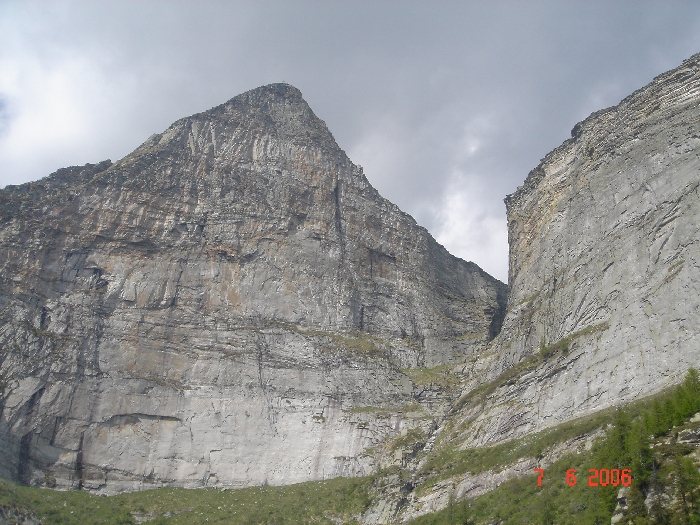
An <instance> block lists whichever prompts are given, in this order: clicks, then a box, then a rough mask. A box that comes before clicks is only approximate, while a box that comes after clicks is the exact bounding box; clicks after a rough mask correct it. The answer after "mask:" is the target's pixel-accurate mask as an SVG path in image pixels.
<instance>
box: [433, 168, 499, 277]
mask: <svg viewBox="0 0 700 525" xmlns="http://www.w3.org/2000/svg"><path fill="white" fill-rule="evenodd" d="M482 181H483V178H481V177H478V176H466V175H462V174H457V175H456V176H455V177H454V178H453V179H452V181H451V182H450V183H449V184H448V186H447V190H446V192H445V195H444V197H443V201H442V205H441V206H440V208H439V209H438V210H436V215H437V217H438V218H439V223H438V227H437V228H436V231H435V237H436V239H437V240H438V242H440V243H441V244H442V245H444V246H445V248H447V250H448V251H449V252H450V253H452V254H454V255H456V256H457V257H461V258H462V259H465V260H467V261H473V262H475V263H476V264H478V265H479V266H480V267H481V268H483V269H484V270H486V271H487V272H488V273H490V274H491V275H493V276H494V277H496V278H498V279H500V280H501V281H503V282H507V281H508V258H507V254H508V230H507V226H506V217H505V211H504V212H503V213H502V214H497V213H494V212H493V211H491V210H490V209H489V208H490V206H489V205H488V202H489V199H487V198H485V194H486V193H487V192H486V188H485V186H484V183H483V182H482Z"/></svg>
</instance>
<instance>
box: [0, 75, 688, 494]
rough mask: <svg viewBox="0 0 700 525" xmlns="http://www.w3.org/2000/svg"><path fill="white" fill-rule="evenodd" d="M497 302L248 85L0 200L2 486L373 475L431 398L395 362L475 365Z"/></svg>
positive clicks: (288, 104)
mask: <svg viewBox="0 0 700 525" xmlns="http://www.w3.org/2000/svg"><path fill="white" fill-rule="evenodd" d="M686 264H689V261H688V262H687V263H686ZM684 271H687V269H686V270H684ZM504 302H505V286H504V285H503V284H502V283H500V282H498V281H497V280H495V279H493V278H491V277H490V276H489V275H487V274H486V273H485V272H483V271H482V270H480V269H479V268H478V267H477V266H476V265H474V264H472V263H467V262H464V261H462V260H460V259H457V258H455V257H453V256H451V255H450V254H448V253H447V252H446V251H445V250H444V248H443V247H442V246H440V245H438V244H437V243H436V242H435V241H434V240H433V239H432V238H431V237H430V235H429V234H428V233H427V231H426V230H425V229H423V228H421V227H419V226H417V225H416V224H415V222H414V221H413V219H412V218H411V217H409V216H408V215H406V214H404V213H402V212H401V211H400V210H399V209H398V208H397V207H396V206H394V205H392V204H391V203H389V202H387V201H386V200H384V199H383V198H381V197H380V196H379V195H378V194H377V192H376V191H375V190H374V189H373V188H372V187H371V186H370V184H369V183H368V182H367V180H366V178H365V177H364V175H363V174H362V171H361V169H360V168H358V167H357V166H355V165H353V164H352V163H351V162H350V161H349V160H348V158H347V157H346V156H345V154H344V153H343V151H342V150H341V149H340V148H339V147H338V146H337V144H336V143H335V141H334V140H333V138H332V136H331V135H330V133H329V132H328V130H327V129H326V127H325V125H324V124H323V122H322V121H320V120H319V119H318V118H317V117H316V116H315V115H314V114H313V113H312V112H311V110H310V109H309V108H308V106H307V104H306V102H304V100H303V99H302V98H301V94H300V93H299V91H298V90H296V89H295V88H293V87H291V86H288V85H284V84H274V85H270V86H265V87H263V88H258V89H256V90H253V91H250V92H247V93H245V94H243V95H240V96H238V97H236V98H234V99H232V100H230V101H229V102H227V103H225V104H223V105H221V106H219V107H217V108H214V109H212V110H210V111H207V112H205V113H202V114H198V115H194V116H192V117H189V118H185V119H183V120H180V121H178V122H176V123H175V124H173V125H172V126H171V127H170V128H169V129H168V130H166V131H165V132H164V133H162V134H160V135H155V136H153V137H151V138H150V139H149V140H148V141H147V142H146V143H144V144H143V145H142V146H141V147H139V148H138V149H137V150H136V151H134V152H133V153H132V154H130V155H128V156H127V157H125V158H124V159H122V160H121V161H119V162H117V163H115V164H111V163H109V162H104V163H101V164H97V165H87V166H84V167H80V168H67V169H63V170H59V171H58V172H56V173H55V174H54V175H52V176H50V177H48V178H46V179H43V180H42V181H39V182H36V183H29V184H25V185H22V186H18V187H8V188H6V189H4V190H2V191H0V363H1V364H0V395H1V397H0V400H1V404H0V475H2V476H4V477H9V478H12V479H16V480H19V481H21V482H27V483H32V484H41V485H46V486H58V487H83V488H87V489H91V490H97V491H104V492H114V491H119V490H130V489H136V488H145V487H148V486H157V485H161V484H173V485H183V486H207V485H220V484H223V485H251V484H261V483H265V482H269V483H275V484H278V483H291V482H297V481H303V480H309V479H319V478H326V477H332V476H339V475H358V474H363V473H367V472H369V471H370V470H371V469H372V468H374V466H375V464H376V462H375V459H373V458H372V457H371V455H368V454H365V453H364V451H365V450H366V449H367V448H368V447H369V446H371V445H374V444H377V443H378V442H380V441H382V440H383V439H385V438H386V437H387V436H391V435H394V434H397V433H399V432H401V431H402V429H404V428H406V427H407V426H410V425H416V424H419V425H425V424H430V421H429V420H430V418H429V417H426V414H425V413H420V411H421V410H422V409H423V408H425V407H429V408H430V409H431V410H437V411H439V409H440V407H441V406H443V405H444V403H445V401H446V400H445V399H442V398H440V396H439V395H438V394H436V393H435V392H434V391H431V390H430V389H429V388H424V387H421V388H418V387H417V386H416V385H414V384H413V383H412V382H411V380H410V379H409V377H408V376H407V375H405V374H403V373H402V369H404V368H411V367H432V366H436V365H440V364H443V363H453V362H456V361H459V360H460V359H462V358H463V357H465V356H468V355H472V354H474V352H476V351H477V350H478V349H480V348H481V347H482V346H483V345H484V344H485V343H486V342H487V341H488V340H490V339H491V338H492V337H493V335H495V333H497V331H498V329H499V324H500V319H501V318H502V309H503V306H504ZM373 407H383V408H382V410H381V411H375V410H374V408H373ZM416 412H418V413H419V415H418V416H417V417H414V418H410V417H408V416H407V414H409V413H414V414H415V413H416ZM387 414H389V415H387ZM380 416H381V417H380ZM426 421H427V422H426Z"/></svg>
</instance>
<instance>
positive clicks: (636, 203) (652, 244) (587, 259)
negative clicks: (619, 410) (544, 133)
mask: <svg viewBox="0 0 700 525" xmlns="http://www.w3.org/2000/svg"><path fill="white" fill-rule="evenodd" d="M506 205H507V210H508V229H509V243H510V272H509V273H510V275H509V285H510V295H509V300H508V309H507V313H506V316H505V320H504V324H503V330H502V331H501V332H500V334H499V336H498V337H497V338H496V339H495V340H494V341H493V344H492V349H491V353H490V354H488V360H487V361H486V360H481V361H480V362H479V363H478V366H481V367H482V369H483V368H486V369H489V376H490V378H491V380H492V382H491V383H490V384H488V385H486V386H484V385H477V387H478V388H477V391H476V392H477V393H478V390H479V389H480V390H481V392H482V393H484V392H486V393H487V395H472V396H470V395H469V394H467V395H466V396H465V398H464V399H463V401H465V400H466V401H467V402H466V407H467V408H466V409H464V410H463V411H462V412H461V415H460V417H461V418H463V419H470V420H471V427H470V432H469V433H467V434H465V435H464V436H463V437H464V439H465V440H466V442H467V443H468V444H470V445H480V444H484V443H494V442H496V441H500V440H503V439H507V438H512V437H516V436H518V435H521V434H524V433H527V432H531V431H534V430H541V429H543V428H546V427H548V426H551V425H554V424H556V423H559V422H561V421H564V420H567V419H571V418H573V417H578V416H583V415H586V414H588V413H591V412H594V411H596V410H599V409H601V408H605V407H608V406H611V405H617V404H621V403H624V402H628V401H631V400H633V399H635V398H637V397H639V396H642V395H646V394H651V393H653V392H656V391H658V390H660V389H662V388H664V387H667V386H669V385H671V384H675V383H678V382H679V381H680V380H681V378H682V376H683V375H684V374H685V372H686V370H687V369H688V368H689V367H691V366H694V367H698V366H700V348H699V347H698V341H699V340H700V331H699V329H698V327H699V326H700V226H699V225H700V54H698V55H694V56H693V57H691V58H690V59H688V60H686V61H685V62H683V64H682V65H681V66H679V67H678V68H676V69H674V70H672V71H670V72H668V73H665V74H663V75H661V76H659V77H657V78H656V79H654V80H653V81H652V82H651V83H650V84H649V85H647V86H646V87H644V88H642V89H640V90H638V91H636V92H635V93H633V94H632V95H630V96H629V97H627V98H625V99H624V100H623V101H622V102H620V104H619V105H617V106H615V107H612V108H609V109H606V110H603V111H599V112H597V113H594V114H592V115H591V116H590V117H589V118H587V119H586V120H584V121H583V122H581V123H579V124H577V125H576V126H575V127H574V129H573V131H572V137H571V138H570V139H569V140H567V141H566V142H564V143H563V144H562V145H561V146H560V147H559V148H557V149H555V150H554V151H552V152H551V153H549V154H548V155H547V156H546V157H545V158H544V159H543V160H542V162H541V164H540V165H539V166H538V167H537V168H535V169H534V170H533V171H532V172H531V173H530V175H529V176H528V178H527V180H526V181H525V184H524V185H523V186H522V187H520V188H518V190H517V191H516V192H515V193H514V194H512V195H510V196H508V197H507V198H506ZM478 366H477V368H478ZM468 390H469V389H468Z"/></svg>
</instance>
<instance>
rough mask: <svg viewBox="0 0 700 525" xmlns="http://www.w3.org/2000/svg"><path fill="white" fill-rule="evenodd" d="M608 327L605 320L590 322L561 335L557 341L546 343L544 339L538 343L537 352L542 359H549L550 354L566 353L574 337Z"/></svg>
mask: <svg viewBox="0 0 700 525" xmlns="http://www.w3.org/2000/svg"><path fill="white" fill-rule="evenodd" d="M608 328H610V325H609V324H608V323H607V322H602V323H597V324H592V325H589V326H586V327H585V328H581V330H577V331H575V332H572V333H570V334H569V335H567V336H566V337H563V338H561V339H559V340H558V341H555V342H554V343H550V344H546V343H545V342H544V341H543V342H542V344H541V345H540V349H539V353H540V357H541V358H542V359H549V358H550V357H551V356H553V355H555V354H558V353H566V352H568V351H569V347H570V346H571V343H573V342H574V340H575V339H578V338H579V337H583V336H586V335H591V334H594V333H596V332H603V331H605V330H607V329H608Z"/></svg>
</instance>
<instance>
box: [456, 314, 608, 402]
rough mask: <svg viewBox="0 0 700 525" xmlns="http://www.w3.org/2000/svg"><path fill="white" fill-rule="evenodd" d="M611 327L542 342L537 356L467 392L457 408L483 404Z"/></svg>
mask: <svg viewBox="0 0 700 525" xmlns="http://www.w3.org/2000/svg"><path fill="white" fill-rule="evenodd" d="M609 327H610V326H609V325H608V323H607V322H602V323H597V324H593V325H590V326H586V327H584V328H582V329H580V330H577V331H575V332H572V333H570V334H569V335H567V336H566V337H563V338H562V339H560V340H558V341H556V342H554V343H550V344H547V343H545V342H542V344H541V345H540V348H539V351H538V352H537V353H536V354H532V355H529V356H527V357H525V358H524V359H522V360H521V361H520V362H518V363H516V364H515V365H513V366H511V367H510V368H508V369H506V370H505V371H503V372H502V373H501V374H500V375H498V376H497V377H496V378H495V379H493V380H492V381H488V382H487V383H484V384H482V385H479V386H478V387H476V388H474V389H473V390H470V391H469V392H467V393H466V394H465V395H464V396H462V397H461V398H460V400H459V401H458V402H457V407H456V408H457V409H459V408H461V407H464V406H465V405H467V404H468V403H473V402H483V401H484V400H485V399H486V398H487V397H488V396H489V395H490V394H493V393H494V392H495V391H496V390H498V389H499V388H500V387H502V386H505V385H507V384H509V383H512V382H514V381H515V380H516V379H518V378H519V377H520V376H522V375H524V374H526V373H528V372H531V371H532V370H534V369H535V368H537V367H538V366H539V365H541V364H542V363H543V362H544V361H546V360H547V359H549V358H550V357H552V356H554V355H556V354H558V353H566V352H568V350H569V347H570V346H571V344H572V343H573V342H574V341H575V340H576V339H578V338H580V337H583V336H586V335H591V334H594V333H596V332H601V331H604V330H607V329H608V328H609Z"/></svg>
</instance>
